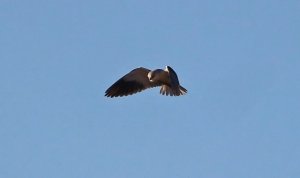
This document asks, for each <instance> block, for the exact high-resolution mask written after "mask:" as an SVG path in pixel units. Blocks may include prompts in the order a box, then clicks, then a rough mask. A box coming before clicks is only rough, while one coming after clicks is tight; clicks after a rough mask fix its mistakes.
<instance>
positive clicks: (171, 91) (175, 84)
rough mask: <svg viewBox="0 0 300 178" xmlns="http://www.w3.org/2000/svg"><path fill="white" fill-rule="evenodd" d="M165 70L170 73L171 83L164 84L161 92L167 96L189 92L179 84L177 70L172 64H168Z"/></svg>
mask: <svg viewBox="0 0 300 178" xmlns="http://www.w3.org/2000/svg"><path fill="white" fill-rule="evenodd" d="M165 71H166V72H167V73H168V75H169V79H170V80H169V82H170V83H169V85H162V87H161V89H160V93H161V94H162V95H167V96H168V95H170V96H180V95H184V94H185V93H187V90H186V89H185V88H184V87H182V86H181V85H180V84H179V80H178V77H177V74H176V72H175V71H174V70H173V69H172V68H171V67H170V66H167V67H166V69H165Z"/></svg>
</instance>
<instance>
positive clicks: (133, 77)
mask: <svg viewBox="0 0 300 178" xmlns="http://www.w3.org/2000/svg"><path fill="white" fill-rule="evenodd" d="M157 86H161V88H160V94H162V95H167V96H168V95H170V96H180V95H184V94H185V93H187V90H186V89H185V88H184V87H182V86H181V85H180V84H179V80H178V77H177V74H176V73H175V71H174V70H173V69H172V68H171V67H170V66H166V68H165V70H162V69H156V70H152V71H151V70H149V69H146V68H143V67H139V68H136V69H134V70H132V71H130V72H129V73H128V74H126V75H124V76H123V77H122V78H120V79H119V80H118V81H116V82H115V83H114V84H113V85H112V86H111V87H109V88H108V89H107V90H106V91H105V96H107V97H111V98H113V97H122V96H128V95H132V94H135V93H137V92H141V91H143V90H145V89H147V88H152V87H157Z"/></svg>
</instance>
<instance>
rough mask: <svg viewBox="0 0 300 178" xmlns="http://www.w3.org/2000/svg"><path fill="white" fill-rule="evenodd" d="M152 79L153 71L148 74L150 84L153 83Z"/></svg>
mask: <svg viewBox="0 0 300 178" xmlns="http://www.w3.org/2000/svg"><path fill="white" fill-rule="evenodd" d="M153 78H154V71H151V72H149V73H148V79H149V80H150V82H153Z"/></svg>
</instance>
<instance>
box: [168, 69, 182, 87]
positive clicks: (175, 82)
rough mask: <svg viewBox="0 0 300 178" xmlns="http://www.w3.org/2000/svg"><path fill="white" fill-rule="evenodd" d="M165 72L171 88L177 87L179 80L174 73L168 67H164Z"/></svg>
mask: <svg viewBox="0 0 300 178" xmlns="http://www.w3.org/2000/svg"><path fill="white" fill-rule="evenodd" d="M166 71H167V72H168V73H169V77H170V82H171V86H172V87H173V86H174V87H177V86H178V85H179V80H178V77H177V74H176V72H175V71H174V70H173V69H172V68H171V67H170V66H167V67H166Z"/></svg>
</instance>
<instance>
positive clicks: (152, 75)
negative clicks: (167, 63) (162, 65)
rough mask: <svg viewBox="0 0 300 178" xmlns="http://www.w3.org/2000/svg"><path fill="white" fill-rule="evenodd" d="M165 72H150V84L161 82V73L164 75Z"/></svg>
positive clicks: (159, 70)
mask: <svg viewBox="0 0 300 178" xmlns="http://www.w3.org/2000/svg"><path fill="white" fill-rule="evenodd" d="M163 72H164V71H163V70H161V69H156V70H153V71H151V72H149V73H148V78H149V80H150V82H155V81H159V77H160V75H161V73H163Z"/></svg>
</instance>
